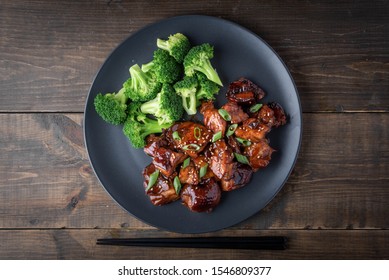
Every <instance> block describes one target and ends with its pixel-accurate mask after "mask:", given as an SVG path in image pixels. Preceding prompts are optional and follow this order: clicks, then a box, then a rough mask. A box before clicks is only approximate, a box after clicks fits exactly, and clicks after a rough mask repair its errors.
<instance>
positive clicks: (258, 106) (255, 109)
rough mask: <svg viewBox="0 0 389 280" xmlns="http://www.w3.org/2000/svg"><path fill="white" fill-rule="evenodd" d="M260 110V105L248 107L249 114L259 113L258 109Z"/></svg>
mask: <svg viewBox="0 0 389 280" xmlns="http://www.w3.org/2000/svg"><path fill="white" fill-rule="evenodd" d="M261 108H262V104H261V103H258V104H255V105H253V106H251V107H250V112H251V113H256V112H258V111H259V109H261Z"/></svg>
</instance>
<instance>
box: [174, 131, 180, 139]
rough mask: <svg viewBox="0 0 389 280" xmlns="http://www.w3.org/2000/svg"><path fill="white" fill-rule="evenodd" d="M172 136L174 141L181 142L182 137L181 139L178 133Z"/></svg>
mask: <svg viewBox="0 0 389 280" xmlns="http://www.w3.org/2000/svg"><path fill="white" fill-rule="evenodd" d="M172 136H173V139H174V140H181V137H180V135H179V134H178V131H174V132H173V134H172Z"/></svg>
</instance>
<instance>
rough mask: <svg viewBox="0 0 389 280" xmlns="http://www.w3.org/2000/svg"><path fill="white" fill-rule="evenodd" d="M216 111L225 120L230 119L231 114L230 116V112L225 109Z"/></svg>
mask: <svg viewBox="0 0 389 280" xmlns="http://www.w3.org/2000/svg"><path fill="white" fill-rule="evenodd" d="M218 112H219V115H220V116H222V118H223V119H225V120H226V121H230V120H231V116H230V114H229V113H228V112H227V111H226V110H224V109H219V110H218Z"/></svg>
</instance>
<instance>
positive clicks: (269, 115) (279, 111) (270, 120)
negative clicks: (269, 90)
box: [251, 102, 286, 128]
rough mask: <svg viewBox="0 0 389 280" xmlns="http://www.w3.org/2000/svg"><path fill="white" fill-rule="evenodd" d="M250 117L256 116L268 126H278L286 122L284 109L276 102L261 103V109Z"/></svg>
mask: <svg viewBox="0 0 389 280" xmlns="http://www.w3.org/2000/svg"><path fill="white" fill-rule="evenodd" d="M251 117H254V118H258V119H259V120H260V121H261V122H262V123H264V124H266V125H267V126H269V127H270V128H272V127H279V126H281V125H284V124H285V123H286V116H285V113H284V109H283V108H282V107H281V105H279V104H278V103H276V102H272V103H269V104H267V105H266V104H265V105H263V106H262V107H261V109H260V110H259V111H258V112H257V113H255V114H252V115H251Z"/></svg>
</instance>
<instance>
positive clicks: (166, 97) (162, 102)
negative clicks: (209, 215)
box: [141, 84, 184, 124]
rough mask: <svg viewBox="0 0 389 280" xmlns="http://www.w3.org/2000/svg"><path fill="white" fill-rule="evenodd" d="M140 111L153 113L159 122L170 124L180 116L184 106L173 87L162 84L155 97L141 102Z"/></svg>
mask: <svg viewBox="0 0 389 280" xmlns="http://www.w3.org/2000/svg"><path fill="white" fill-rule="evenodd" d="M141 111H142V112H143V113H144V114H152V115H154V116H155V117H156V118H157V119H158V123H159V124H165V123H170V124H171V123H173V122H175V121H178V120H179V119H180V118H181V117H182V115H183V113H184V108H183V106H182V99H181V97H180V96H179V95H178V94H176V92H175V91H174V89H173V87H172V86H171V85H169V84H164V85H163V86H162V89H161V91H160V92H159V93H158V95H157V97H156V98H154V99H153V100H150V101H148V102H145V103H143V104H142V106H141Z"/></svg>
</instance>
